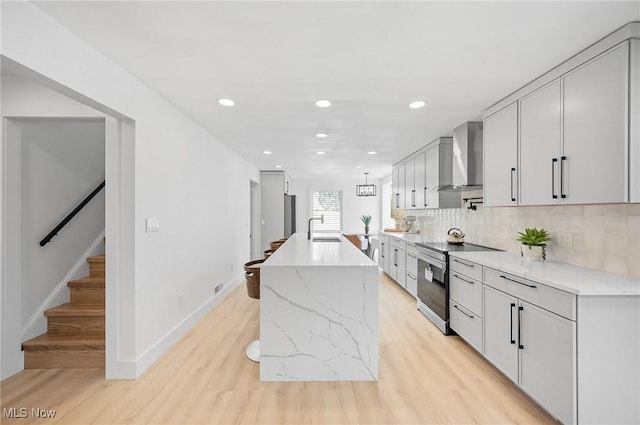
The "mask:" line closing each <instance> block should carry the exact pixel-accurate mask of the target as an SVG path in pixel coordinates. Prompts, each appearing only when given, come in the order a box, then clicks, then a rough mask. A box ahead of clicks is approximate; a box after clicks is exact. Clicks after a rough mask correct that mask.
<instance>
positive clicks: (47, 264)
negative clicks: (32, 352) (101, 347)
mask: <svg viewBox="0 0 640 425" xmlns="http://www.w3.org/2000/svg"><path fill="white" fill-rule="evenodd" d="M14 122H16V124H17V126H18V127H19V128H20V130H21V131H20V133H21V148H22V149H21V151H22V155H21V156H22V158H21V164H22V166H21V179H20V180H21V195H22V196H21V211H22V214H21V262H22V266H21V279H20V285H21V322H22V327H23V329H24V327H25V325H26V324H27V321H28V320H29V318H30V317H31V315H33V314H34V312H36V311H37V310H38V309H39V307H40V305H41V304H42V303H43V302H44V301H45V300H46V299H47V297H48V296H49V295H50V294H51V292H52V291H53V290H54V289H55V288H56V286H57V284H58V282H60V281H61V279H62V278H63V277H64V276H65V275H66V274H67V273H68V272H69V271H70V270H71V269H72V267H73V265H74V264H75V263H76V262H77V261H78V259H80V257H81V256H82V254H83V253H84V252H85V251H86V250H87V248H88V247H89V246H90V245H91V244H92V242H93V241H94V240H95V239H96V237H98V236H99V235H100V234H101V233H102V232H103V230H104V207H105V205H104V198H105V197H104V190H102V191H100V193H98V194H97V195H96V196H95V197H94V198H93V199H92V200H91V202H89V203H88V204H87V205H86V206H85V207H84V208H83V209H82V211H81V212H80V213H79V214H78V215H76V216H75V217H74V218H73V219H72V220H71V221H70V222H69V223H68V224H67V225H66V226H65V227H64V228H63V229H62V230H61V231H60V232H59V233H58V236H55V237H54V238H53V239H52V240H51V242H49V243H48V244H47V245H45V246H44V247H41V246H40V245H39V242H40V240H41V239H42V238H43V237H44V236H45V235H47V234H48V233H49V232H50V231H51V230H52V229H53V228H54V227H55V226H56V225H57V224H58V223H59V222H60V221H61V220H62V219H63V218H64V217H65V216H66V215H67V214H68V213H69V212H71V210H72V209H73V208H75V207H76V206H77V205H78V204H79V203H80V202H81V201H82V200H83V199H84V197H85V196H87V195H88V194H89V193H91V192H92V191H93V190H94V189H95V188H96V187H97V186H98V184H100V183H101V182H102V181H103V179H104V137H105V128H104V120H103V119H101V118H80V119H69V118H66V119H52V118H46V119H24V120H19V121H14ZM14 159H15V158H14ZM10 160H11V159H10ZM9 184H11V183H9ZM61 295H62V298H61V299H59V300H58V303H57V304H61V303H62V302H66V301H68V298H69V293H68V291H63V292H62V293H61ZM57 304H56V305H57ZM37 330H39V331H40V332H39V333H43V332H45V331H46V321H45V319H44V316H41V317H40V320H39V325H38V326H37ZM37 333H38V332H36V334H37ZM29 336H31V337H32V336H35V335H34V334H31V335H29Z"/></svg>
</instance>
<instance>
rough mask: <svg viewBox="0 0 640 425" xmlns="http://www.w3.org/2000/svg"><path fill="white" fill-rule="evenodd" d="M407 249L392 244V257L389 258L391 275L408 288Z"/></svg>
mask: <svg viewBox="0 0 640 425" xmlns="http://www.w3.org/2000/svg"><path fill="white" fill-rule="evenodd" d="M405 255H406V251H405V250H404V249H403V248H401V247H399V246H396V245H394V244H391V245H390V258H389V276H391V277H392V278H393V280H395V281H396V282H398V283H399V284H400V286H402V287H403V288H406V283H405V279H406V274H407V272H406V268H405V262H406V257H405Z"/></svg>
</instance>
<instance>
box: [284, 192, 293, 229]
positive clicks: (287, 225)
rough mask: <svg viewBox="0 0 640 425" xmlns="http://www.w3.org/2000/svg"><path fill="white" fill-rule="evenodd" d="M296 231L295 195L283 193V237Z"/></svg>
mask: <svg viewBox="0 0 640 425" xmlns="http://www.w3.org/2000/svg"><path fill="white" fill-rule="evenodd" d="M295 232H296V195H284V237H285V238H288V237H289V236H291V235H293V234H294V233H295Z"/></svg>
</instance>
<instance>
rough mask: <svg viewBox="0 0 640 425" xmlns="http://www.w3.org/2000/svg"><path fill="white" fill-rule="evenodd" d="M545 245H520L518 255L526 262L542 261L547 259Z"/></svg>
mask: <svg viewBox="0 0 640 425" xmlns="http://www.w3.org/2000/svg"><path fill="white" fill-rule="evenodd" d="M546 248H547V246H546V245H525V244H522V245H520V255H521V256H522V257H524V259H525V260H528V261H544V260H546V259H547V249H546Z"/></svg>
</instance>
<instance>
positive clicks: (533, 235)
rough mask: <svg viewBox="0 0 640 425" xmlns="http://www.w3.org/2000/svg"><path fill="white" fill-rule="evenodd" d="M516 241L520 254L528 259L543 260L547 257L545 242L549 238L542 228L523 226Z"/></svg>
mask: <svg viewBox="0 0 640 425" xmlns="http://www.w3.org/2000/svg"><path fill="white" fill-rule="evenodd" d="M518 234H519V235H520V236H519V237H518V239H517V240H518V241H520V242H521V243H522V245H520V256H522V257H524V258H526V259H527V260H530V261H544V260H546V259H547V242H549V241H550V240H551V236H550V235H549V232H547V231H546V230H544V229H536V228H535V227H533V228H525V229H524V233H523V232H518Z"/></svg>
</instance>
